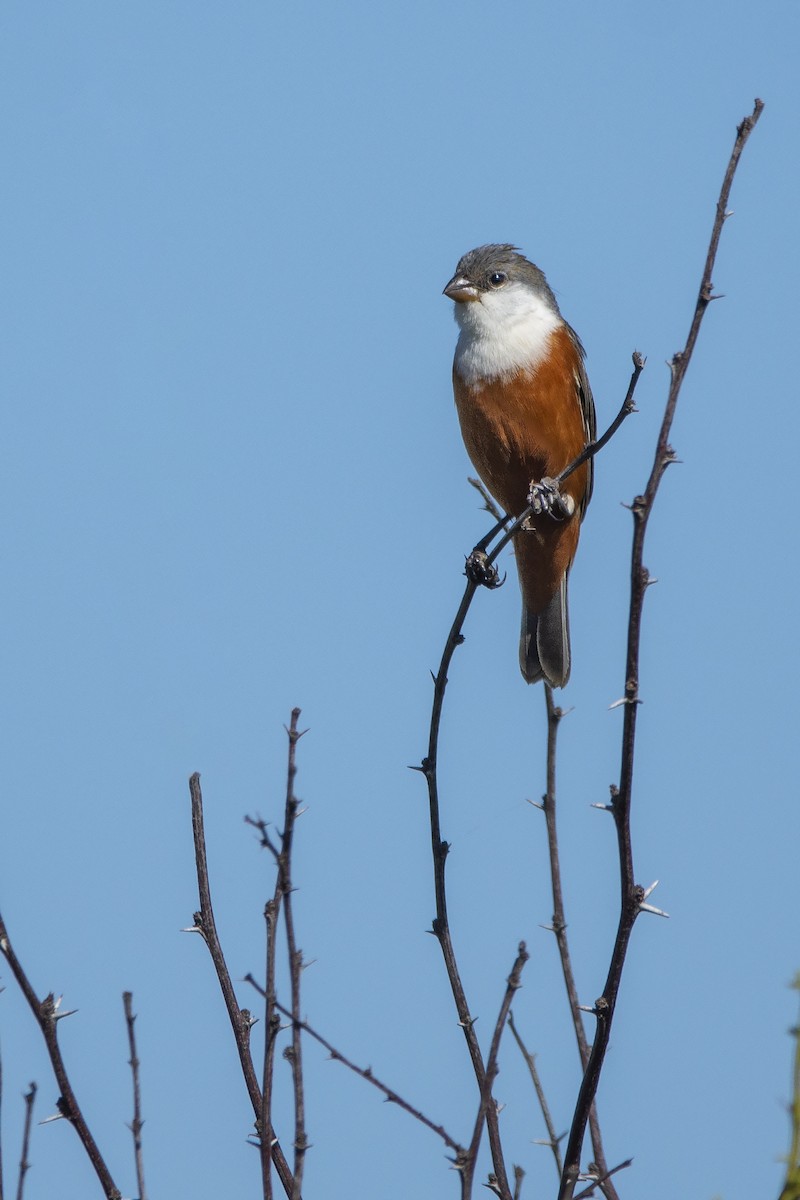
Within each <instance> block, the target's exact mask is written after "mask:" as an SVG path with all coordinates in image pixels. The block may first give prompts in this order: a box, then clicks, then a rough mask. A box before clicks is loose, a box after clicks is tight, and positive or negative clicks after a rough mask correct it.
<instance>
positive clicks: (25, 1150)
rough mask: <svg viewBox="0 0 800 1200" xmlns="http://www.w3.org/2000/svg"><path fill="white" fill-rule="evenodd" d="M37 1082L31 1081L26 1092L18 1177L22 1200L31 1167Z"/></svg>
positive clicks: (18, 1192)
mask: <svg viewBox="0 0 800 1200" xmlns="http://www.w3.org/2000/svg"><path fill="white" fill-rule="evenodd" d="M36 1091H37V1088H36V1084H35V1083H30V1084H29V1085H28V1090H27V1092H26V1093H25V1125H24V1127H23V1130H22V1153H21V1154H20V1156H19V1176H18V1178H17V1200H22V1196H23V1192H24V1191H25V1176H26V1175H27V1174H28V1170H29V1168H30V1165H31V1164H30V1160H29V1159H28V1154H29V1153H30V1144H31V1126H32V1124H33V1106H34V1104H35V1102H36Z"/></svg>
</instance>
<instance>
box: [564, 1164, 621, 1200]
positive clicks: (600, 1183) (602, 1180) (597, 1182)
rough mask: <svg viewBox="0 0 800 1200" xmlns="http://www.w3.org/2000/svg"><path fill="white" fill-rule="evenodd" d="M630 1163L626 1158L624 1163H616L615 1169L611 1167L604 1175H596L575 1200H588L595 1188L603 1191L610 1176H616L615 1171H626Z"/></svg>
mask: <svg viewBox="0 0 800 1200" xmlns="http://www.w3.org/2000/svg"><path fill="white" fill-rule="evenodd" d="M632 1162H633V1159H632V1158H626V1159H625V1162H621V1163H617V1165H616V1166H615V1167H612V1168H611V1170H610V1171H606V1172H605V1174H598V1175H597V1177H596V1178H595V1179H593V1180H592V1182H591V1183H590V1184H589V1186H588V1187H586V1188H584V1189H583V1191H582V1192H578V1194H577V1196H576V1197H575V1200H589V1197H590V1196H593V1195H594V1193H595V1191H596V1190H597V1188H603V1189H604V1185H605V1184H607V1183H608V1181H609V1179H610V1178H611V1176H612V1175H616V1173H617V1171H625V1170H627V1168H628V1167H629V1166H630V1165H631V1164H632Z"/></svg>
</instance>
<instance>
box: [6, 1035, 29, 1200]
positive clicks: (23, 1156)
mask: <svg viewBox="0 0 800 1200" xmlns="http://www.w3.org/2000/svg"><path fill="white" fill-rule="evenodd" d="M2 1116H3V1059H2V1056H1V1055H0V1200H3V1197H4V1195H5V1191H4V1188H3V1138H2V1129H3V1121H2ZM23 1157H24V1156H23Z"/></svg>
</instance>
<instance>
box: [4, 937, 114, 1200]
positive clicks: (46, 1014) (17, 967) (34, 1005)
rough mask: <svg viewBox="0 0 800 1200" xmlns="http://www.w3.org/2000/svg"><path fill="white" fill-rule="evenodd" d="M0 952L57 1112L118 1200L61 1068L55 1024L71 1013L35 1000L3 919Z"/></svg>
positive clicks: (110, 1196)
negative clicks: (45, 1058) (42, 1053)
mask: <svg viewBox="0 0 800 1200" xmlns="http://www.w3.org/2000/svg"><path fill="white" fill-rule="evenodd" d="M0 952H2V954H3V955H4V956H5V959H6V961H7V963H8V965H9V967H10V968H11V973H12V975H13V976H14V978H15V979H16V981H17V983H18V985H19V988H20V990H21V992H22V994H23V995H24V997H25V999H26V1000H27V1002H28V1007H29V1008H30V1010H31V1012H32V1013H33V1015H34V1017H35V1019H36V1022H37V1024H38V1026H39V1028H40V1030H41V1032H42V1037H43V1038H44V1042H45V1046H46V1047H47V1053H48V1055H49V1056H50V1063H51V1065H52V1068H53V1074H54V1075H55V1077H56V1083H57V1084H58V1087H59V1090H60V1092H61V1095H60V1096H59V1100H58V1109H59V1113H60V1114H61V1116H62V1117H66V1119H67V1120H68V1121H69V1122H70V1123H71V1125H72V1126H73V1128H74V1130H75V1132H76V1133H77V1135H78V1137H79V1138H80V1140H81V1143H82V1145H83V1148H84V1150H85V1151H86V1154H87V1155H88V1158H89V1162H90V1163H91V1164H92V1167H93V1168H94V1172H95V1174H96V1175H97V1178H98V1180H99V1181H100V1186H101V1187H102V1189H103V1192H104V1194H105V1196H106V1197H107V1200H120V1191H119V1188H118V1187H117V1185H116V1184H115V1183H114V1180H113V1179H112V1178H111V1173H110V1171H109V1169H108V1167H107V1166H106V1164H105V1161H104V1159H103V1156H102V1154H101V1153H100V1148H99V1147H98V1145H97V1142H96V1141H95V1140H94V1137H93V1136H92V1133H91V1131H90V1129H89V1126H88V1125H87V1124H86V1119H85V1118H84V1115H83V1112H82V1111H81V1108H80V1105H79V1104H78V1101H77V1099H76V1098H75V1093H74V1092H73V1090H72V1084H71V1083H70V1080H69V1076H68V1074H67V1069H66V1067H65V1066H64V1059H63V1058H62V1056H61V1049H60V1047H59V1045H58V1031H57V1026H58V1022H59V1020H60V1019H61V1018H62V1017H65V1016H69V1015H70V1014H69V1013H59V1011H58V1008H59V1005H60V1003H61V1001H60V999H59V1000H56V998H55V997H54V995H53V993H52V992H50V994H49V995H47V996H45V998H44V1000H40V999H39V998H38V996H37V995H36V992H35V991H34V990H33V987H32V986H31V983H30V981H29V979H28V976H27V975H26V974H25V971H24V970H23V967H22V964H21V963H20V961H19V959H18V958H17V956H16V954H15V953H14V950H13V948H12V946H11V941H10V938H9V936H8V930H7V929H6V924H5V921H4V920H3V918H2V917H0Z"/></svg>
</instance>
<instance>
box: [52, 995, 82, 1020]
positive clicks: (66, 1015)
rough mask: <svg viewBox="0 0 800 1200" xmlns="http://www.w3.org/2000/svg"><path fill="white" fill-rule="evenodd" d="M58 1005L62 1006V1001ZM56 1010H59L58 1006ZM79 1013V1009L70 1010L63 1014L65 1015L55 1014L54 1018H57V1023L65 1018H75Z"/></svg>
mask: <svg viewBox="0 0 800 1200" xmlns="http://www.w3.org/2000/svg"><path fill="white" fill-rule="evenodd" d="M58 1003H59V1004H60V1003H61V1001H60V1000H59V1002H58ZM56 1008H58V1004H57V1005H56ZM77 1011H78V1010H77V1008H70V1009H68V1010H67V1011H66V1012H63V1013H60V1012H54V1013H53V1016H54V1017H55V1019H56V1021H63V1020H64V1017H73V1016H74V1015H75V1013H76V1012H77Z"/></svg>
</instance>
